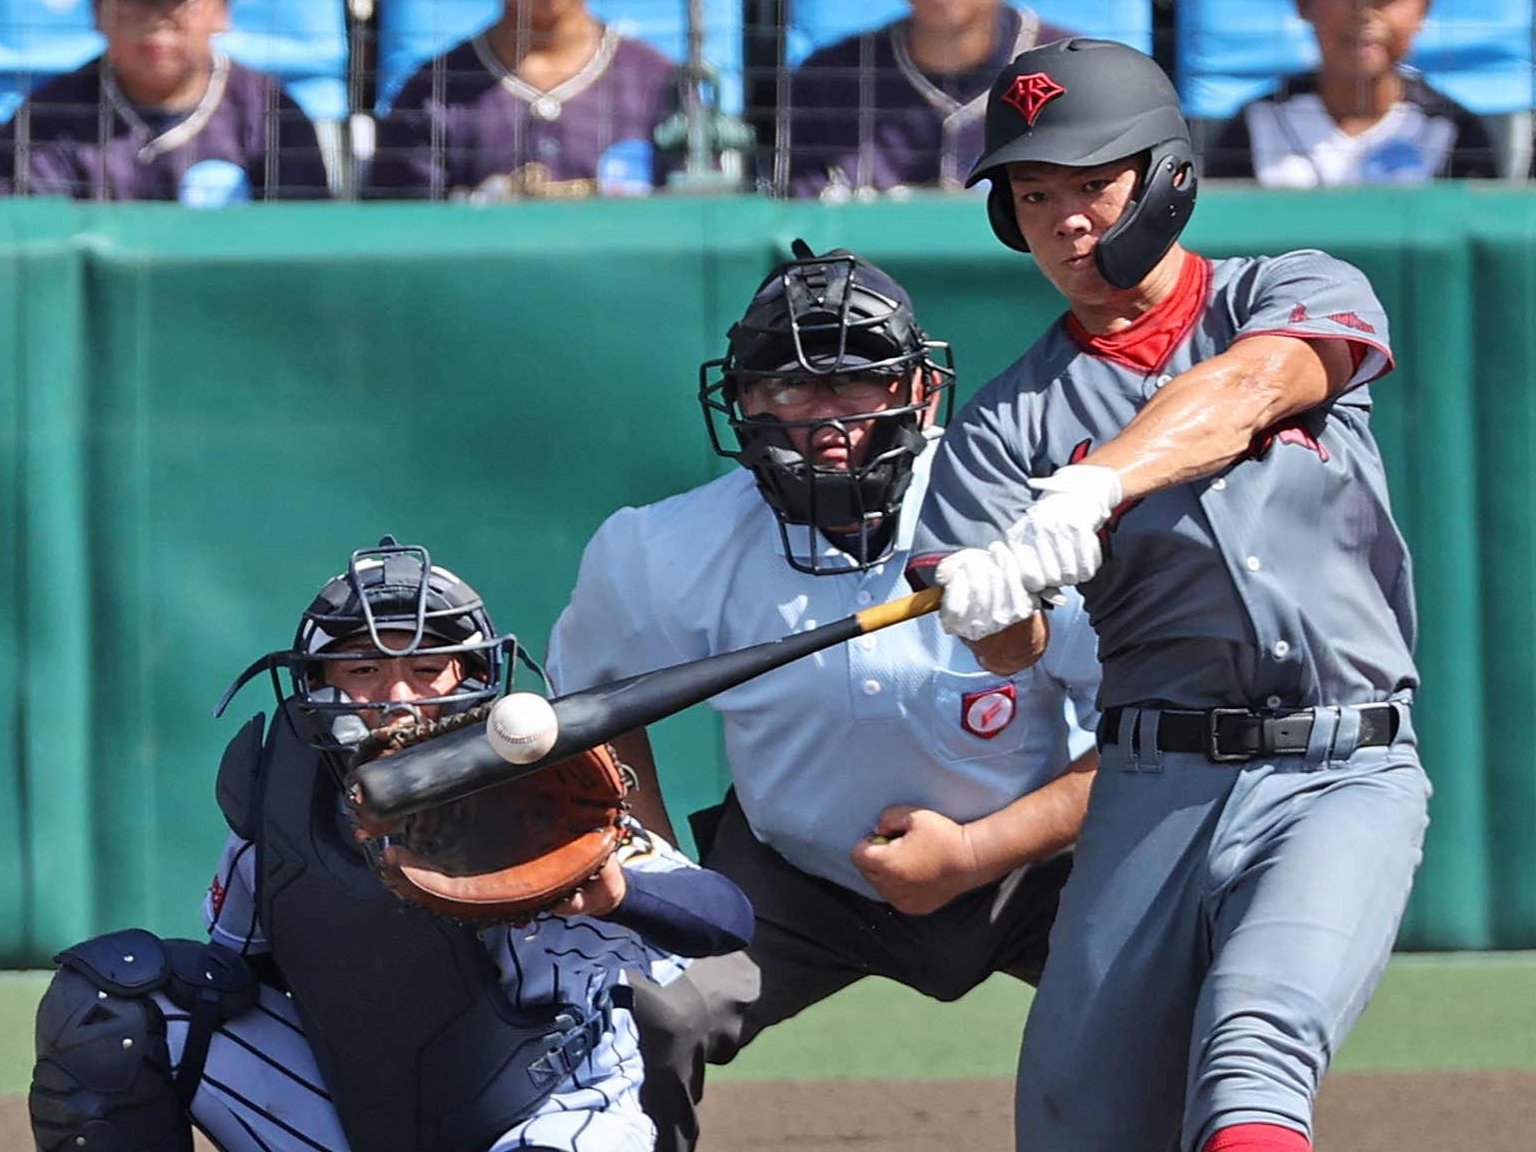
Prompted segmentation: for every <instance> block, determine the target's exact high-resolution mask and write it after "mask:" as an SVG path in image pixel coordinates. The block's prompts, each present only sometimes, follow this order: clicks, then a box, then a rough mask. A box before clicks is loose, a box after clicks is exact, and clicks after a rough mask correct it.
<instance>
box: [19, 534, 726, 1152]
mask: <svg viewBox="0 0 1536 1152" xmlns="http://www.w3.org/2000/svg"><path fill="white" fill-rule="evenodd" d="M514 655H517V656H521V655H522V654H521V651H520V649H519V648H518V645H517V641H516V639H515V638H514V637H512V636H511V635H507V634H502V633H499V632H497V631H496V629H495V626H494V625H493V624H492V622H491V619H490V617H489V615H488V614H487V613H486V610H485V608H484V607H483V605H482V603H481V601H480V598H479V596H478V595H477V594H476V593H475V592H474V590H473V589H472V588H470V586H469V585H468V584H466V583H464V582H463V581H462V580H460V579H459V578H458V577H457V576H455V575H454V574H453V573H452V572H450V571H448V570H447V569H446V568H442V567H440V566H436V565H433V564H432V563H431V560H430V558H429V557H428V555H427V553H426V550H425V549H422V548H417V547H408V546H407V547H402V546H399V545H396V544H395V543H394V541H393V540H392V539H390V538H388V537H386V538H385V540H384V541H382V542H381V544H380V546H379V547H377V548H372V549H362V550H359V551H358V552H355V553H353V555H352V560H351V562H350V564H349V565H348V568H347V571H346V572H345V573H343V574H342V575H339V576H337V577H335V578H333V579H332V580H330V581H328V582H327V583H326V584H325V585H324V587H322V588H321V590H320V592H319V594H318V595H317V596H316V598H315V600H314V601H313V603H312V604H311V605H310V607H309V608H308V610H307V611H306V612H305V613H304V616H303V618H302V621H301V623H300V626H299V629H298V633H297V635H296V637H295V641H294V644H293V646H292V648H291V649H290V650H289V651H287V652H280V653H274V654H273V655H272V656H271V657H265V658H263V659H262V660H260V661H258V662H257V663H256V664H254V665H253V666H252V668H251V669H250V670H248V671H247V674H246V677H242V679H241V681H240V682H237V685H236V687H238V686H239V683H243V682H244V680H245V679H246V678H247V677H249V676H251V675H253V674H256V673H259V672H264V671H268V670H270V671H271V672H272V674H273V676H274V680H275V679H276V676H277V670H278V669H279V668H280V667H282V666H286V667H288V668H289V669H291V671H292V672H293V674H294V684H293V691H292V693H291V694H289V695H287V696H286V698H284V697H283V696H282V693H281V691H280V692H279V715H278V716H277V717H276V718H275V719H274V722H273V724H272V726H271V731H270V733H269V734H268V735H267V736H266V737H265V738H263V735H262V728H263V725H262V718H261V717H260V716H258V717H256V718H254V719H253V720H252V721H251V722H250V723H248V724H247V725H246V726H245V728H244V729H242V731H241V732H240V734H239V735H238V736H236V737H235V739H234V741H233V742H231V744H230V746H229V748H228V750H227V751H226V752H225V755H224V760H223V763H222V764H221V766H220V769H219V801H220V806H221V808H222V809H223V811H224V814H225V816H226V818H227V819H228V820H229V823H230V825H231V828H232V831H231V834H230V837H229V840H228V842H227V844H226V846H225V848H224V852H223V858H222V860H221V861H220V863H219V868H218V872H217V874H216V876H215V878H214V882H213V885H212V887H211V889H210V891H209V893H208V897H207V901H206V906H205V911H206V916H207V922H208V926H209V931H210V935H211V939H212V943H211V944H202V943H200V942H194V941H190V940H181V941H161V940H159V939H157V938H156V937H154V936H153V935H151V934H149V933H148V932H144V931H142V930H138V929H129V930H126V931H123V932H115V933H111V934H109V935H107V936H103V937H98V938H96V939H94V940H90V941H86V942H85V943H83V944H79V945H76V946H75V947H74V948H72V949H69V950H68V951H67V952H66V953H65V954H64V961H65V962H64V968H63V969H62V970H61V972H60V973H59V974H58V975H57V976H56V977H55V979H54V981H53V983H52V984H51V985H50V987H49V990H48V992H47V993H46V994H45V996H44V998H43V1001H42V1003H41V1005H40V1006H39V1009H38V1040H39V1051H38V1057H39V1059H38V1063H37V1066H36V1069H35V1070H34V1075H33V1086H32V1093H31V1100H30V1103H31V1111H32V1120H33V1128H34V1132H35V1133H36V1136H37V1140H38V1145H39V1147H46V1148H60V1147H73V1146H74V1145H75V1144H76V1143H79V1144H81V1145H82V1146H86V1147H97V1146H102V1147H113V1148H118V1147H121V1148H146V1149H148V1148H154V1149H168V1150H170V1149H174V1150H187V1152H190V1149H191V1147H192V1137H191V1128H190V1127H189V1126H188V1121H187V1119H186V1114H187V1113H188V1112H190V1116H191V1120H192V1122H193V1123H195V1124H196V1125H197V1127H198V1128H199V1129H200V1130H201V1131H202V1132H204V1133H205V1134H206V1135H207V1136H208V1137H210V1138H211V1139H212V1140H213V1141H214V1143H215V1144H217V1145H218V1147H219V1148H221V1149H226V1150H228V1152H278V1150H292V1152H299V1150H304V1152H316V1150H319V1152H423V1150H425V1149H432V1150H433V1152H492V1150H494V1152H502V1150H506V1149H513V1148H517V1149H544V1150H561V1152H649V1150H650V1149H651V1148H652V1147H653V1139H654V1132H653V1127H652V1124H651V1122H650V1121H649V1120H648V1119H647V1118H646V1116H645V1115H644V1113H643V1112H642V1110H641V1107H640V1104H639V1099H638V1096H637V1088H638V1084H639V1080H640V1074H641V1063H640V1055H639V1051H638V1048H637V1039H636V1032H635V1025H634V1021H633V1019H632V1017H631V1015H630V1012H629V1011H628V1010H627V1007H626V1005H627V1003H628V993H629V988H628V987H627V986H625V985H623V984H622V982H621V978H620V974H621V971H622V970H624V969H634V968H639V969H646V968H650V967H654V968H655V969H656V970H657V971H658V972H660V971H664V970H668V969H671V970H672V971H675V969H676V967H677V966H678V964H679V963H680V961H679V960H678V957H677V956H676V955H674V953H673V951H672V950H675V951H676V952H679V953H686V954H688V955H703V954H706V953H711V952H715V953H719V952H727V951H730V950H732V949H735V948H739V947H740V946H741V945H742V944H743V943H744V942H745V940H746V938H747V937H748V936H749V935H750V932H751V910H750V907H749V906H748V904H747V903H746V900H745V898H744V897H743V896H742V894H741V892H740V891H739V890H738V889H736V887H735V886H734V885H732V884H731V883H730V881H728V880H726V879H725V878H724V877H722V876H719V875H717V874H715V873H711V872H708V871H704V870H701V869H699V868H697V867H695V866H694V865H693V864H692V863H691V862H689V861H688V860H687V859H686V858H685V857H683V856H681V855H680V854H679V853H678V852H676V850H674V849H672V848H670V847H669V846H667V845H666V844H665V843H663V842H661V841H659V840H654V839H652V838H650V837H649V836H648V835H647V834H646V833H645V832H644V831H643V829H640V828H639V827H638V826H633V827H632V828H631V829H630V831H631V832H632V838H631V840H630V842H629V843H628V845H627V846H626V847H625V848H623V849H621V852H620V855H619V856H618V857H615V858H612V859H611V860H610V862H609V864H608V865H606V866H605V867H604V868H603V869H602V871H601V872H600V873H599V874H598V875H597V877H596V878H594V879H593V880H592V881H591V882H589V883H588V884H587V885H586V886H584V887H583V888H582V889H581V890H580V891H579V892H578V893H576V894H575V895H573V896H572V897H570V898H569V899H568V900H567V901H566V903H565V904H564V905H562V906H560V908H557V910H556V911H557V912H559V913H561V914H558V915H548V916H542V917H539V918H537V919H535V920H534V921H533V922H532V923H531V924H529V925H527V926H526V927H509V926H498V927H490V928H485V929H482V930H480V931H479V932H478V933H477V932H476V931H474V930H473V929H471V928H469V927H464V926H459V925H456V924H453V923H450V922H449V921H447V920H440V919H437V918H435V917H433V916H431V915H429V914H427V913H425V912H423V911H421V910H420V909H417V908H412V907H407V906H406V905H404V904H402V903H401V902H399V901H398V900H397V899H396V898H395V897H394V896H392V895H391V894H389V893H388V892H387V891H386V890H385V889H384V888H383V886H382V885H381V884H380V883H379V881H378V879H377V877H376V876H375V875H374V873H373V870H372V868H371V867H369V866H368V864H367V863H366V862H365V861H364V859H363V857H362V854H361V852H360V851H359V850H358V848H357V847H356V843H355V841H354V839H353V837H352V835H351V834H350V828H349V827H348V826H347V825H346V824H345V822H344V821H343V820H342V819H341V815H340V813H341V809H340V803H339V800H340V798H339V795H338V791H337V783H338V780H339V779H340V775H339V774H338V773H336V772H333V771H332V770H333V769H338V768H340V767H341V766H343V765H344V764H345V760H346V753H347V751H348V748H349V747H350V745H352V744H354V743H356V741H357V740H358V739H359V738H360V737H361V736H362V735H364V734H366V733H367V732H368V731H369V730H370V729H373V728H375V727H378V726H380V725H382V724H388V723H392V722H393V721H394V719H395V718H398V717H411V718H415V719H420V720H428V721H430V720H432V719H434V718H437V717H440V716H442V715H443V714H445V713H449V712H454V711H459V710H463V709H466V708H468V707H472V706H473V705H474V704H476V703H478V702H482V701H486V700H489V699H491V698H493V697H495V696H496V695H498V694H499V693H500V692H501V690H502V686H503V681H504V677H505V674H506V672H507V667H506V665H507V664H508V662H509V661H510V660H511V659H512V658H513V656H514ZM577 908H580V909H582V914H577V913H576V909H577Z"/></svg>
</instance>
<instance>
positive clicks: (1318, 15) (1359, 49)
mask: <svg viewBox="0 0 1536 1152" xmlns="http://www.w3.org/2000/svg"><path fill="white" fill-rule="evenodd" d="M1296 10H1297V12H1299V13H1300V14H1301V17H1302V19H1304V20H1306V21H1307V22H1308V23H1310V24H1311V25H1312V31H1313V32H1314V33H1315V34H1316V35H1317V50H1318V53H1319V55H1320V56H1321V58H1322V62H1321V69H1322V72H1323V73H1324V75H1327V76H1334V77H1338V76H1345V77H1360V78H1370V77H1374V76H1380V75H1382V74H1384V73H1386V72H1390V71H1391V70H1392V69H1393V68H1395V67H1396V66H1397V63H1398V61H1400V60H1402V58H1403V57H1405V56H1407V55H1408V53H1409V51H1410V50H1411V49H1412V48H1413V40H1414V37H1415V36H1417V35H1418V34H1419V29H1420V28H1422V27H1423V26H1424V17H1425V15H1426V13H1427V12H1428V10H1429V0H1298V3H1297V5H1296Z"/></svg>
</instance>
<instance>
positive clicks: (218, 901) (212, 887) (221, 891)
mask: <svg viewBox="0 0 1536 1152" xmlns="http://www.w3.org/2000/svg"><path fill="white" fill-rule="evenodd" d="M225 893H226V889H225V887H224V885H222V884H220V883H219V878H218V877H217V876H215V877H214V878H213V881H212V883H210V884H209V885H208V904H209V906H210V907H211V908H212V909H213V914H214V915H215V916H217V915H218V914H219V913H220V912H222V911H223V910H224V896H225Z"/></svg>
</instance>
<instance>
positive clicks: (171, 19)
mask: <svg viewBox="0 0 1536 1152" xmlns="http://www.w3.org/2000/svg"><path fill="white" fill-rule="evenodd" d="M96 26H97V27H98V28H99V29H100V30H101V34H102V35H103V36H105V37H106V38H107V60H108V61H109V62H110V63H111V65H112V71H113V73H114V74H115V75H116V78H117V80H118V83H119V84H121V85H122V88H123V91H124V92H126V93H127V94H128V97H129V99H131V100H133V101H135V102H136V103H139V104H146V105H158V104H164V103H167V102H171V101H175V100H177V99H178V98H179V97H181V96H182V95H184V94H185V93H186V92H187V90H188V89H189V88H193V87H196V88H198V89H199V92H200V87H201V83H202V78H203V77H205V76H206V75H207V74H208V72H209V71H210V70H211V69H212V67H213V43H212V42H213V37H214V34H215V33H218V32H222V31H224V30H225V29H226V28H227V27H228V26H229V7H228V4H227V0H99V2H98V3H97V5H96Z"/></svg>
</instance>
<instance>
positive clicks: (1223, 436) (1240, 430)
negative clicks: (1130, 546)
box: [1080, 336, 1353, 500]
mask: <svg viewBox="0 0 1536 1152" xmlns="http://www.w3.org/2000/svg"><path fill="white" fill-rule="evenodd" d="M1352 371H1353V366H1352V362H1351V360H1350V357H1349V351H1348V347H1347V346H1346V345H1344V344H1342V343H1341V342H1338V341H1323V342H1316V343H1314V344H1309V343H1308V342H1306V341H1304V340H1298V339H1295V338H1294V337H1288V336H1285V337H1282V336H1255V337H1253V338H1251V339H1248V340H1243V341H1240V342H1239V343H1237V344H1236V345H1234V346H1233V347H1232V349H1231V350H1230V351H1228V352H1225V353H1223V354H1222V355H1220V356H1216V357H1213V358H1212V359H1210V360H1207V361H1205V362H1204V363H1201V364H1197V365H1196V366H1195V367H1193V368H1191V369H1190V370H1189V371H1187V372H1184V373H1181V374H1180V375H1178V376H1176V377H1174V378H1173V379H1172V380H1170V381H1169V382H1168V383H1167V384H1165V385H1164V386H1163V387H1162V388H1161V389H1159V390H1158V391H1157V392H1156V393H1155V394H1154V395H1153V396H1152V398H1151V399H1150V400H1148V401H1147V404H1146V406H1145V407H1144V408H1142V410H1141V411H1140V412H1138V413H1137V414H1136V416H1135V417H1134V418H1133V419H1132V420H1131V422H1130V423H1129V424H1127V425H1126V426H1125V428H1124V429H1122V430H1121V431H1120V433H1119V434H1118V435H1117V436H1115V437H1114V439H1112V440H1110V441H1109V442H1108V443H1106V444H1105V445H1103V447H1101V448H1099V449H1098V450H1097V451H1095V452H1092V453H1090V454H1089V455H1088V456H1087V457H1086V458H1084V459H1083V460H1082V461H1080V463H1083V464H1097V465H1099V466H1101V467H1105V468H1113V469H1114V470H1115V472H1116V473H1117V474H1118V475H1119V477H1120V484H1121V488H1122V496H1123V498H1124V499H1126V500H1135V499H1138V498H1140V497H1142V496H1146V495H1148V494H1149V493H1152V492H1157V491H1161V490H1162V489H1164V488H1169V487H1172V486H1174V485H1176V484H1185V483H1188V482H1189V481H1191V480H1198V479H1200V478H1201V477H1204V476H1210V475H1213V474H1214V473H1216V472H1219V471H1221V470H1222V469H1223V468H1226V467H1227V466H1229V465H1231V464H1233V463H1234V462H1236V461H1238V460H1240V459H1242V458H1243V457H1244V456H1246V455H1248V453H1249V452H1251V451H1252V449H1253V443H1254V439H1255V437H1257V436H1259V435H1261V434H1262V433H1263V432H1265V431H1266V430H1268V429H1269V428H1271V427H1273V426H1274V425H1275V424H1276V423H1279V422H1280V421H1282V420H1285V419H1287V418H1288V417H1291V416H1295V415H1297V414H1298V413H1301V412H1305V411H1307V410H1309V409H1311V408H1315V407H1316V406H1317V405H1319V404H1321V403H1323V402H1324V401H1325V400H1327V399H1328V398H1329V396H1330V395H1333V394H1335V393H1336V392H1337V391H1338V390H1340V389H1342V388H1343V387H1344V386H1345V384H1347V383H1348V380H1349V378H1350V375H1351V373H1352Z"/></svg>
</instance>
